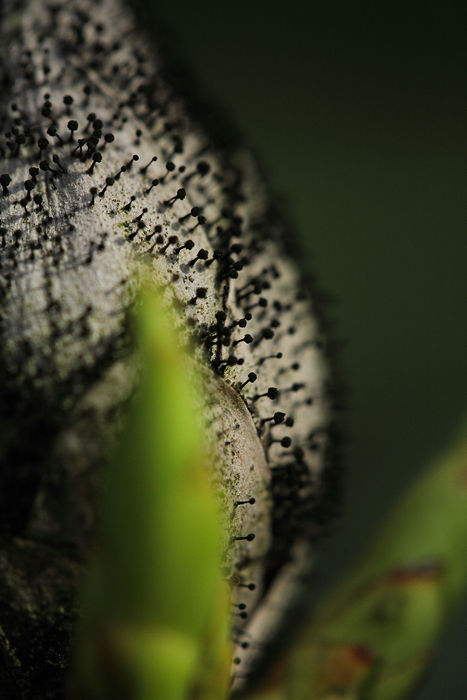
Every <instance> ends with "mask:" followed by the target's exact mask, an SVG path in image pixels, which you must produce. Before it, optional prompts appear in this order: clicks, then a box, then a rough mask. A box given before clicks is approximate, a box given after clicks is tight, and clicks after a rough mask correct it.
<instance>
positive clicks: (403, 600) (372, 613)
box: [248, 420, 467, 700]
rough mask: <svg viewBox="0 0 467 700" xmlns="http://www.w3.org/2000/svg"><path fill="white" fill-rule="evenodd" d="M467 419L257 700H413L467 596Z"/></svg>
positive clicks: (250, 699)
mask: <svg viewBox="0 0 467 700" xmlns="http://www.w3.org/2000/svg"><path fill="white" fill-rule="evenodd" d="M466 551H467V420H465V422H464V426H463V429H462V430H461V433H460V435H459V436H458V438H457V440H456V441H455V442H454V444H453V445H451V447H450V448H449V449H448V450H447V451H446V452H445V453H444V454H443V455H441V456H440V457H439V458H438V459H437V460H435V462H434V463H433V464H432V465H431V467H430V468H429V469H427V471H426V472H425V473H424V474H422V476H421V477H420V478H419V479H418V480H417V481H416V482H415V484H414V485H413V486H412V488H411V489H409V491H408V492H407V493H406V495H405V496H404V497H403V499H402V500H401V502H400V503H399V504H398V505H397V506H396V508H395V509H394V511H393V512H392V514H391V515H390V517H389V519H388V521H387V523H386V525H385V527H383V529H382V531H380V533H379V534H378V536H377V537H376V539H375V542H374V544H373V547H372V548H371V549H370V551H369V553H368V555H367V557H366V558H365V559H364V560H363V562H362V563H361V565H360V566H359V567H357V568H356V570H355V572H354V573H353V575H351V576H350V577H349V578H348V579H347V580H344V582H343V584H342V585H341V586H340V587H339V588H338V590H337V591H334V592H333V593H331V594H330V595H329V596H327V597H326V599H325V600H324V601H323V602H322V604H321V605H320V607H319V609H318V611H317V613H316V614H315V617H314V619H313V620H312V622H311V624H310V625H309V627H308V629H307V630H305V634H304V635H303V636H302V639H301V640H300V641H299V642H298V644H296V646H295V648H294V649H293V650H292V651H291V653H290V654H289V656H288V657H286V658H285V659H282V661H281V664H278V665H277V667H276V677H275V678H274V677H271V678H269V679H268V680H267V682H266V683H265V684H264V686H263V687H262V688H260V689H258V690H257V691H256V692H254V693H253V694H252V695H249V696H248V700H403V698H407V697H409V696H410V697H411V693H412V692H413V690H414V687H415V686H416V685H417V683H419V682H420V680H421V679H422V677H423V675H424V674H425V673H426V672H427V670H428V669H429V666H430V664H431V662H432V658H433V650H434V645H435V644H436V642H437V640H438V638H439V635H440V633H441V632H442V630H443V627H444V625H445V624H446V622H447V620H448V618H449V615H450V614H451V613H452V612H453V610H454V609H455V607H456V605H457V604H458V603H459V602H460V600H461V599H462V598H463V597H464V596H465V595H466V593H467V557H466Z"/></svg>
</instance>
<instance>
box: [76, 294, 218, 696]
mask: <svg viewBox="0 0 467 700" xmlns="http://www.w3.org/2000/svg"><path fill="white" fill-rule="evenodd" d="M136 334H137V341H138V345H139V350H140V353H141V364H142V370H141V383H140V388H139V391H138V394H137V396H136V397H135V398H134V401H133V403H132V406H131V409H130V412H129V416H128V422H127V425H126V428H125V431H124V435H123V437H122V440H121V442H120V445H119V448H118V450H117V451H116V453H115V456H114V459H113V463H112V465H111V469H110V473H109V481H108V487H107V493H106V499H105V506H104V514H103V520H102V527H101V534H100V541H99V547H98V551H97V552H96V555H95V557H94V561H93V564H92V566H91V569H90V572H89V576H88V580H87V584H86V587H85V595H84V611H83V624H82V629H81V633H80V638H79V643H78V648H77V654H76V663H75V669H74V675H73V678H72V681H71V683H70V697H72V698H82V699H83V700H84V698H86V699H88V698H93V699H94V698H96V700H97V699H99V700H111V699H112V700H114V699H115V698H120V697H124V698H129V699H130V698H131V700H137V699H138V700H143V699H147V700H155V699H156V698H161V700H162V698H163V699H164V700H182V698H188V697H190V698H194V697H202V698H203V700H211V698H212V700H214V698H215V699H216V700H218V699H221V698H223V697H224V696H225V694H226V687H227V683H228V680H227V679H228V666H229V660H230V648H229V642H228V629H227V627H228V619H229V615H228V598H227V590H226V586H225V583H224V582H223V581H222V578H221V574H220V559H221V551H220V529H219V518H218V514H217V512H216V503H215V500H214V495H213V492H212V489H211V485H210V482H209V477H208V469H207V467H206V464H205V459H206V458H205V455H204V452H203V444H202V442H203V441H202V435H201V434H200V433H201V432H202V431H201V430H200V424H199V422H198V421H197V420H196V409H195V406H194V402H193V389H192V384H191V379H192V372H193V371H194V369H193V367H192V366H191V365H190V358H189V357H188V356H187V355H186V354H185V353H183V352H182V350H181V349H180V341H179V339H178V338H177V336H176V335H175V333H174V331H173V329H172V328H171V326H170V324H169V321H168V319H167V316H166V312H165V311H164V309H163V308H162V306H161V303H160V301H159V299H158V297H157V295H156V294H155V293H154V292H153V291H150V290H149V288H146V289H145V290H144V291H143V293H142V295H141V298H140V300H139V303H138V309H137V315H136Z"/></svg>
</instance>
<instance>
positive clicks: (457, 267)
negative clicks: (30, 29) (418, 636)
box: [145, 0, 467, 700]
mask: <svg viewBox="0 0 467 700" xmlns="http://www.w3.org/2000/svg"><path fill="white" fill-rule="evenodd" d="M145 2H146V4H147V6H148V8H149V10H150V11H151V13H152V14H153V15H154V16H156V17H160V18H162V19H163V21H164V23H165V26H166V28H167V29H168V37H169V42H170V43H172V44H173V43H174V42H175V50H176V52H178V53H179V54H180V55H181V58H182V59H184V60H185V62H186V63H187V65H188V66H189V67H190V69H191V70H192V72H193V74H194V75H195V76H196V78H197V81H198V83H199V85H200V86H201V88H202V90H204V93H205V94H207V95H208V96H210V97H211V98H212V99H213V100H214V101H217V102H219V103H220V104H221V105H223V106H224V107H225V109H226V111H227V113H229V114H230V116H231V117H232V118H233V120H234V121H235V122H236V123H237V125H238V126H239V127H240V129H241V130H243V132H244V134H245V137H246V139H247V141H248V142H249V143H250V145H252V147H253V148H254V149H255V151H256V152H257V153H258V154H259V156H260V159H261V160H262V162H263V163H264V164H265V166H266V168H267V171H268V172H269V176H270V179H271V182H272V183H273V185H274V187H275V188H276V189H277V191H278V192H280V193H282V194H285V195H286V197H287V199H288V202H289V210H290V212H291V214H292V216H293V218H294V219H295V221H296V223H297V226H298V229H299V231H300V233H301V236H302V238H303V244H304V248H305V250H306V253H307V256H308V264H309V267H310V269H312V270H313V271H314V272H315V273H317V275H318V277H319V280H320V282H321V286H322V287H323V288H324V289H325V290H327V291H329V292H331V293H332V294H333V295H334V296H335V297H336V299H337V302H336V304H335V305H334V307H333V308H332V314H333V316H334V317H335V319H336V321H337V326H336V334H337V336H338V337H340V338H342V339H345V340H346V341H347V344H346V346H345V348H344V350H343V354H342V363H343V365H344V367H345V371H346V374H347V377H348V383H349V385H350V388H351V402H350V403H351V410H350V413H349V433H350V438H351V439H350V442H349V445H348V449H347V464H348V477H347V498H346V511H345V517H344V520H343V522H342V523H341V525H340V529H339V534H337V536H336V537H335V538H334V539H333V540H330V541H329V542H328V543H327V550H326V552H325V553H324V556H323V558H322V563H321V567H320V570H321V571H322V572H323V579H324V582H325V583H326V585H328V584H329V582H330V581H332V580H333V579H334V578H335V577H336V576H339V575H340V574H341V573H342V572H343V571H345V569H346V568H347V567H348V565H349V564H350V563H351V562H352V561H354V560H355V558H356V556H357V554H358V552H360V551H361V549H362V547H363V545H364V542H365V541H366V539H367V538H368V536H369V535H371V534H372V533H373V532H374V530H375V527H376V526H377V524H378V522H379V521H380V519H381V517H382V516H383V514H384V513H385V512H386V510H387V509H388V508H389V506H390V504H391V503H392V502H393V500H394V499H395V498H396V496H397V495H398V494H399V493H400V491H401V489H402V488H403V486H404V485H405V484H406V483H407V482H408V481H409V480H410V479H411V478H412V477H413V476H414V475H415V474H417V472H418V471H419V470H420V469H421V468H422V467H423V465H424V464H425V463H426V462H427V461H428V460H429V459H430V458H431V457H432V456H433V455H434V454H435V453H436V452H437V450H439V449H441V448H442V447H443V445H444V443H445V441H446V440H447V439H448V438H449V437H450V435H451V433H452V431H453V429H454V428H455V426H456V424H457V422H458V420H459V418H460V416H461V414H462V412H463V410H464V409H465V408H467V371H466V349H467V347H466V346H467V313H466V312H467V275H466V266H467V265H466V263H467V236H466V223H467V196H466V185H467V159H466V156H467V130H466V126H467V118H466V109H467V70H466V69H467V49H466V46H467V4H466V3H461V2H454V1H453V0H444V1H442V0H437V1H436V2H430V0H425V2H423V3H422V2H411V0H405V1H403V0H377V1H376V2H375V1H374V0H373V2H369V1H367V0H360V1H358V0H353V1H352V0H348V1H343V0H341V1H340V2H337V1H333V0H319V1H317V2H303V1H302V0H289V1H288V2H283V1H282V2H281V1H279V0H269V1H267V2H266V1H265V0H236V2H227V1H224V2H219V0H198V1H197V2H195V1H194V0H179V1H178V2H175V1H174V0H145ZM466 629H467V609H465V610H464V613H463V616H461V617H459V618H458V619H457V620H456V621H455V623H454V624H453V625H452V627H451V629H450V631H449V633H448V635H447V637H446V639H445V640H444V641H443V642H442V645H440V656H441V659H440V663H439V664H438V666H437V668H436V670H435V672H434V673H433V675H432V677H431V678H430V679H429V681H428V683H427V685H426V686H425V688H424V691H423V692H422V693H421V695H420V699H421V700H440V699H441V698H445V697H449V698H450V700H456V699H459V700H461V699H462V700H465V698H466V697H467V664H466V663H465V648H466V647H467V632H466V631H465V630H466ZM441 647H442V648H441Z"/></svg>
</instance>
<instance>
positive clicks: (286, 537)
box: [0, 0, 339, 700]
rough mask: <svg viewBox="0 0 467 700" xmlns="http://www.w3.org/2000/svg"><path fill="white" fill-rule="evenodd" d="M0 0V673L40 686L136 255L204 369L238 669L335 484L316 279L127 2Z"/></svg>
mask: <svg viewBox="0 0 467 700" xmlns="http://www.w3.org/2000/svg"><path fill="white" fill-rule="evenodd" d="M3 13H4V15H3V27H2V33H1V48H2V52H3V73H2V84H1V91H2V96H3V98H2V104H1V134H0V163H1V166H0V186H1V191H0V246H1V247H0V298H1V309H0V334H1V350H0V353H1V354H0V381H1V392H0V423H1V436H0V437H1V443H0V448H1V453H0V458H1V474H0V537H1V538H2V541H3V542H4V548H3V550H2V552H3V554H2V557H3V558H2V559H1V563H0V578H1V581H2V589H1V590H2V593H1V600H0V605H1V606H2V607H3V610H4V613H5V615H4V619H5V623H3V622H2V626H3V635H2V636H0V647H2V651H3V655H4V657H5V659H6V661H5V664H6V665H5V668H6V671H5V672H4V675H5V681H4V682H5V684H6V685H5V687H6V688H7V689H9V692H11V693H13V694H15V693H16V692H19V691H18V689H19V688H21V689H22V690H21V692H22V693H23V696H22V697H31V698H32V697H34V698H35V700H37V699H38V698H42V697H53V696H54V693H56V695H57V697H59V695H60V692H61V690H60V689H61V687H62V682H63V669H64V668H65V667H66V662H67V655H68V653H69V646H70V638H71V635H72V632H73V629H74V625H75V621H76V615H77V612H76V602H75V594H76V588H77V585H78V578H79V571H80V567H81V565H82V564H83V563H85V562H86V559H87V555H88V552H89V548H90V546H91V543H92V538H93V535H94V532H95V529H96V523H97V522H98V513H99V500H100V496H101V490H102V483H103V479H104V477H105V467H106V463H107V459H108V454H109V450H110V448H111V447H112V445H113V444H114V442H115V440H116V439H118V432H119V427H120V425H121V422H122V419H123V416H124V409H125V404H126V403H127V401H128V399H129V397H131V395H132V392H133V390H134V387H135V386H136V385H137V375H138V372H137V363H135V360H134V358H135V351H134V346H133V343H132V340H131V334H130V332H129V325H128V312H129V309H130V308H131V306H132V304H133V303H134V300H135V298H136V294H137V289H138V280H139V278H140V276H139V275H138V270H140V269H142V268H144V269H145V270H147V268H148V267H149V269H150V276H151V277H152V279H153V280H154V281H155V283H156V284H157V285H158V286H159V287H162V288H163V290H164V298H165V299H166V300H167V304H168V306H169V304H170V303H173V302H175V305H176V308H177V313H176V314H175V315H174V319H175V322H176V323H177V324H178V325H179V326H180V328H181V332H182V337H183V340H184V342H186V343H187V345H190V347H191V348H192V349H193V352H194V354H195V356H196V359H197V362H198V364H199V366H200V368H201V375H202V377H203V385H204V387H203V390H204V395H205V396H206V400H205V401H204V403H203V407H204V408H203V410H204V414H205V415H204V418H205V423H206V434H207V441H208V444H209V449H210V451H211V452H212V455H213V463H214V464H215V465H216V466H215V468H214V469H213V483H214V485H215V488H216V490H217V493H218V496H219V499H220V502H221V503H222V508H223V511H224V514H225V517H224V523H223V526H224V532H225V558H224V561H223V562H222V566H223V571H224V572H225V575H226V576H227V577H228V578H229V580H230V582H231V589H232V602H233V603H234V607H233V609H234V610H235V613H234V615H233V618H232V636H233V639H234V640H235V643H236V646H235V652H234V659H233V675H234V676H236V679H235V681H234V688H235V687H236V688H241V687H242V686H243V685H244V684H245V683H247V682H248V681H249V680H250V679H251V678H254V677H255V675H257V673H258V672H259V670H261V669H262V668H263V667H264V666H265V665H266V662H267V659H268V658H270V657H271V654H272V651H273V649H274V648H275V646H276V645H277V643H278V640H280V638H281V637H282V635H283V632H284V629H286V627H287V624H288V620H289V619H290V617H291V616H293V610H294V606H296V604H297V600H298V599H299V598H300V595H301V593H303V590H304V589H306V586H307V585H308V584H307V581H308V577H309V574H310V571H311V570H312V564H313V556H314V552H315V547H316V545H315V542H316V538H317V537H318V535H319V533H320V532H321V531H322V529H323V526H324V525H325V524H326V522H327V521H328V520H329V517H330V516H332V514H333V511H334V510H335V507H334V505H335V502H336V498H337V496H338V490H339V489H338V486H337V485H336V464H335V462H334V461H333V458H332V447H333V441H332V432H333V425H334V418H335V416H334V413H335V411H334V408H335V406H334V405H333V375H332V372H331V370H330V363H329V362H328V358H327V354H328V353H327V347H326V340H325V338H324V337H323V325H322V322H321V320H320V313H319V309H318V308H317V297H314V296H313V294H312V293H311V291H312V290H311V286H310V285H307V284H306V283H305V282H304V280H303V278H302V276H301V274H300V272H299V268H298V266H297V264H296V262H294V260H293V259H292V257H291V256H290V254H289V251H290V248H291V245H290V242H291V239H292V232H291V231H290V229H289V228H288V227H287V224H286V223H284V220H283V219H282V218H281V217H280V216H279V215H278V214H277V212H276V208H275V206H274V201H273V197H272V195H271V194H270V193H269V191H268V189H267V188H266V186H265V184H264V181H263V179H262V177H261V176H260V173H259V170H258V167H257V166H256V164H255V161H254V159H253V158H252V156H251V155H250V153H249V152H248V151H247V150H246V149H244V148H243V147H241V146H238V145H235V146H231V147H229V148H227V147H222V148H221V147H219V146H218V145H216V143H215V140H213V139H211V137H210V133H209V132H207V131H206V129H205V127H204V126H203V125H202V118H201V120H199V119H198V118H196V119H195V118H193V117H192V116H190V113H189V110H188V109H187V107H186V103H185V102H184V99H183V97H181V96H180V95H178V94H176V93H175V92H174V90H173V89H172V87H171V84H170V83H169V82H167V80H166V79H165V77H164V75H165V74H164V64H163V62H162V60H161V57H160V56H159V54H158V53H157V51H156V50H155V49H154V46H153V45H152V43H150V42H148V40H147V38H146V37H145V35H144V33H142V31H141V30H140V29H138V28H137V27H136V26H135V21H134V18H133V16H132V14H131V12H130V11H129V10H128V8H126V7H125V6H123V5H122V4H121V3H120V1H119V0H100V1H98V0H69V1H68V2H66V3H60V2H55V1H54V2H51V1H49V0H24V1H22V0H6V2H5V3H4V8H3ZM201 116H202V115H201ZM25 570H28V571H30V572H31V571H33V572H34V575H33V576H30V577H29V579H28V580H26V579H25V577H24V576H23V573H24V571H25ZM11 571H13V572H16V574H15V576H16V578H15V576H13V578H12V575H11ZM8 572H10V573H8ZM7 574H8V575H7ZM52 574H53V575H52ZM27 596H29V602H28V604H26V602H25V599H26V597H27ZM44 664H47V669H48V670H47V671H44Z"/></svg>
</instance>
